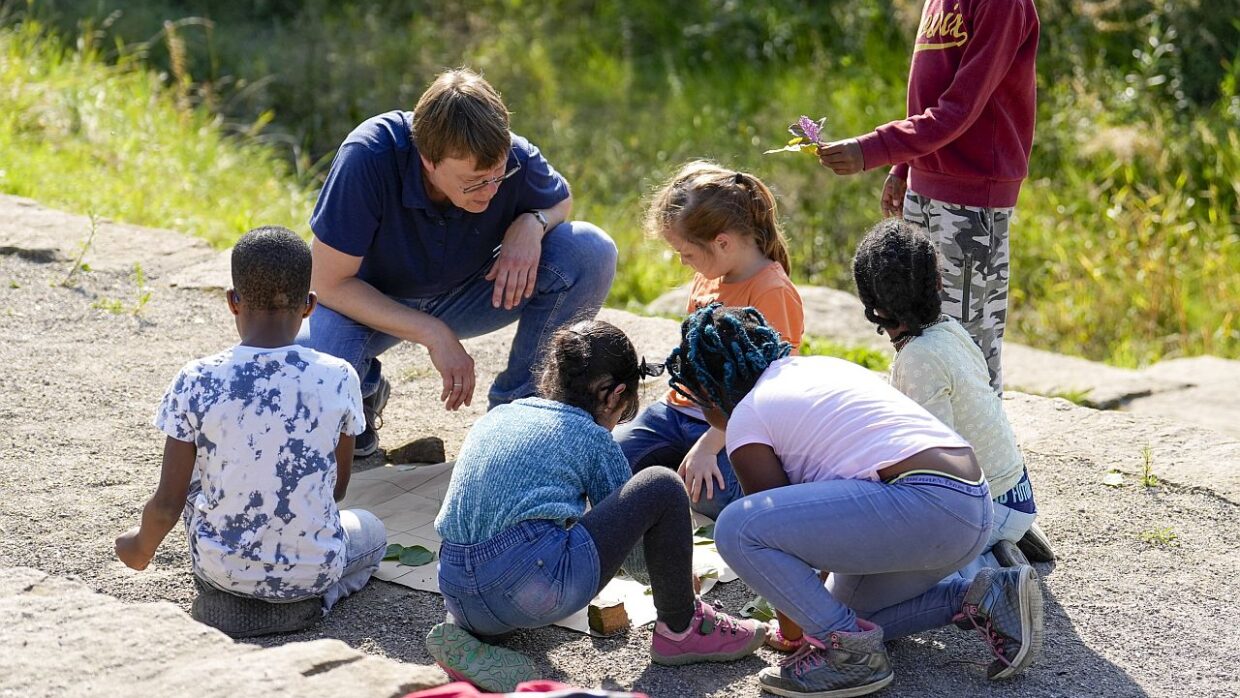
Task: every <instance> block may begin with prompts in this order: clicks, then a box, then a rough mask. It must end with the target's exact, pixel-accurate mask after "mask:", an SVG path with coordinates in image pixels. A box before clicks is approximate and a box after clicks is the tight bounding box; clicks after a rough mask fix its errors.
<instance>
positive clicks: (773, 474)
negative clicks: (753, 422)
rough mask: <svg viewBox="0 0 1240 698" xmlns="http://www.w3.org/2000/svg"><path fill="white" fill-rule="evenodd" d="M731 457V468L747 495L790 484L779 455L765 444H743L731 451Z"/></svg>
mask: <svg viewBox="0 0 1240 698" xmlns="http://www.w3.org/2000/svg"><path fill="white" fill-rule="evenodd" d="M731 459H732V470H734V471H735V472H736V479H737V480H739V481H740V483H741V489H743V490H745V494H747V495H750V494H755V493H758V492H763V491H765V490H773V489H775V488H776V487H784V486H787V485H790V484H792V483H790V482H788V474H787V473H786V472H784V464H783V463H782V462H780V460H779V456H777V455H775V451H774V449H772V448H771V447H770V446H767V445H766V444H745V445H744V446H741V447H740V448H738V449H736V450H735V451H733V452H732V454H731Z"/></svg>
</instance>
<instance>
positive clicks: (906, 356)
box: [891, 316, 1025, 497]
mask: <svg viewBox="0 0 1240 698" xmlns="http://www.w3.org/2000/svg"><path fill="white" fill-rule="evenodd" d="M944 317H945V319H944V320H943V321H942V322H939V323H937V324H934V325H931V326H929V327H927V328H926V329H925V330H923V331H922V334H921V336H920V337H914V338H913V339H912V340H911V341H909V343H908V344H906V345H904V348H903V349H901V350H900V353H899V354H896V359H895V361H893V362H892V364H891V385H892V386H894V387H895V388H896V389H897V390H899V391H900V392H902V393H904V394H905V395H907V396H909V397H911V398H913V399H914V400H916V401H917V403H918V404H919V405H921V406H922V407H924V408H926V409H927V410H928V411H929V412H930V414H932V415H934V416H935V417H938V418H939V420H940V421H942V422H943V423H944V424H946V425H947V426H949V427H951V428H952V429H955V430H956V432H958V433H959V434H960V435H961V436H963V437H964V438H965V440H967V441H968V442H969V443H970V444H972V445H973V450H974V451H975V452H976V453H977V462H978V463H979V464H981V466H982V472H983V473H985V474H986V480H987V483H988V484H989V485H990V493H991V494H992V495H994V496H995V497H998V496H999V495H1001V494H1003V493H1004V492H1007V491H1008V490H1010V489H1012V487H1013V486H1014V485H1016V483H1017V482H1019V481H1020V478H1021V475H1022V474H1023V473H1024V471H1025V460H1024V458H1023V457H1022V456H1021V454H1020V449H1019V448H1017V446H1016V435H1015V434H1014V433H1013V432H1012V425H1011V424H1009V423H1008V418H1007V414H1005V413H1004V411H1003V400H1001V399H1000V398H999V396H998V395H997V394H995V391H994V389H992V388H991V387H990V373H989V371H988V370H987V368H986V359H985V358H983V357H982V350H981V349H978V348H977V345H976V344H974V343H973V339H972V338H970V337H969V333H968V331H967V330H965V328H964V327H963V326H962V325H961V324H960V323H959V322H957V321H955V320H953V319H951V318H948V317H946V316H944Z"/></svg>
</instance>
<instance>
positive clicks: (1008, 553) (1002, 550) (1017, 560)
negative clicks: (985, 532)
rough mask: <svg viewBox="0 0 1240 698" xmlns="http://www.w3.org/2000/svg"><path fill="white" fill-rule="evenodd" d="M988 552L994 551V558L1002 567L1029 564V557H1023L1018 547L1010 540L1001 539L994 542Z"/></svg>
mask: <svg viewBox="0 0 1240 698" xmlns="http://www.w3.org/2000/svg"><path fill="white" fill-rule="evenodd" d="M990 552H992V553H994V555H995V560H997V561H998V562H999V565H1000V566H1002V567H1020V566H1021V565H1028V564H1029V558H1027V557H1025V554H1024V553H1023V552H1021V551H1020V548H1018V547H1016V544H1015V543H1013V542H1012V541H1010V540H1001V541H999V542H998V543H995V545H994V547H993V548H991V549H990Z"/></svg>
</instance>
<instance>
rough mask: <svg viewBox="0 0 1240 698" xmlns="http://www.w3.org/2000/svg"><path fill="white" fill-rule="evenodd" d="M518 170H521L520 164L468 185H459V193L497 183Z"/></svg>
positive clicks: (471, 191) (470, 191)
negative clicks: (502, 172)
mask: <svg viewBox="0 0 1240 698" xmlns="http://www.w3.org/2000/svg"><path fill="white" fill-rule="evenodd" d="M520 171H521V166H520V165H517V166H516V167H514V168H512V169H511V170H508V171H507V172H505V173H504V174H502V175H500V176H498V177H490V178H488V179H483V180H479V181H477V182H474V183H473V184H470V185H468V186H465V187H461V193H462V194H470V193H473V192H476V191H478V190H479V189H482V188H483V187H486V186H490V185H492V184H499V183H500V182H503V181H504V180H505V179H508V178H509V177H511V176H513V175H515V174H516V173H518V172H520Z"/></svg>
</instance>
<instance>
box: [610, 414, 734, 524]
mask: <svg viewBox="0 0 1240 698" xmlns="http://www.w3.org/2000/svg"><path fill="white" fill-rule="evenodd" d="M708 429H710V425H709V424H707V423H706V422H704V421H702V420H700V419H694V418H693V417H690V416H689V415H687V414H685V413H683V412H680V411H678V410H675V409H673V408H672V407H671V406H669V405H668V404H667V403H666V402H664V401H663V400H660V401H658V402H656V403H654V404H652V405H650V406H649V407H647V408H646V409H644V410H642V411H641V414H639V415H637V418H636V419H634V420H633V421H631V422H628V423H626V424H621V425H620V426H618V427H616V430H615V439H616V443H618V444H620V450H622V451H624V457H625V458H626V459H627V460H628V461H629V467H630V468H632V469H633V472H634V473H636V472H638V471H640V470H644V469H646V468H649V467H650V466H653V465H662V466H666V467H668V468H671V469H672V470H676V469H677V468H679V467H680V462H681V461H682V460H684V458H685V455H686V454H687V453H689V449H690V448H693V444H695V443H697V441H698V439H700V438H702V434H705V433H706V430H708ZM716 463H717V464H718V466H719V472H720V474H722V475H723V481H724V487H723V488H722V489H720V488H719V483H718V482H715V483H713V486H714V487H715V490H714V496H713V497H711V498H710V499H707V498H706V491H705V490H703V491H702V494H701V495H700V496H699V497H698V501H696V502H694V501H692V500H690V506H691V507H693V510H694V511H696V512H698V513H699V514H704V515H706V516H709V517H711V518H712V519H715V518H718V517H719V512H721V511H723V508H724V507H726V506H727V505H728V504H731V503H732V502H734V501H735V500H737V499H740V498H741V496H742V495H743V494H744V492H742V491H741V485H740V482H738V481H737V479H736V473H734V472H733V471H732V462H731V461H730V460H728V452H727V451H726V450H721V451H719V455H718V457H717V459H716Z"/></svg>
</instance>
